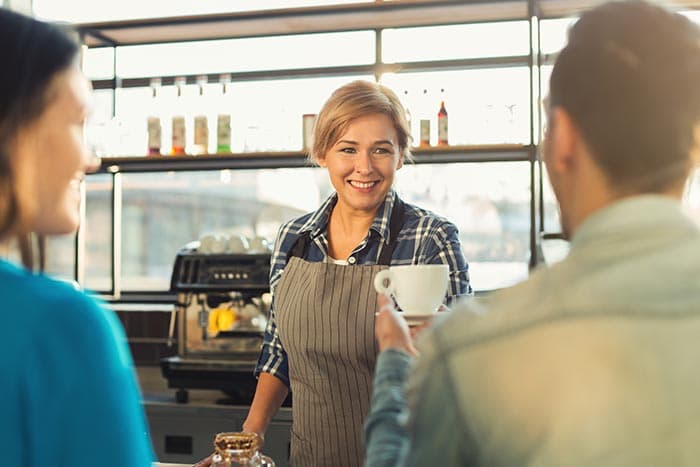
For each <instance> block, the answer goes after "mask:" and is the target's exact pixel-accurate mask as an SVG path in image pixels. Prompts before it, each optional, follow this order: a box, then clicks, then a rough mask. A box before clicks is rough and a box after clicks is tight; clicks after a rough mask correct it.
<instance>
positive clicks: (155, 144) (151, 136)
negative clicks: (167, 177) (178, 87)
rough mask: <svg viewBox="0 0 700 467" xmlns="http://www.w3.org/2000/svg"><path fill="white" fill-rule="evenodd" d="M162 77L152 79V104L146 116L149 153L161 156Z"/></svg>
mask: <svg viewBox="0 0 700 467" xmlns="http://www.w3.org/2000/svg"><path fill="white" fill-rule="evenodd" d="M160 83H161V81H160V78H153V79H152V80H151V105H150V107H151V108H150V112H149V115H148V117H147V118H146V131H147V134H148V155H149V156H160V155H161V154H160V149H161V143H162V128H161V123H160V117H159V116H158V88H159V87H160Z"/></svg>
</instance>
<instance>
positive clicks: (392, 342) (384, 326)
mask: <svg viewBox="0 0 700 467" xmlns="http://www.w3.org/2000/svg"><path fill="white" fill-rule="evenodd" d="M377 304H378V305H379V312H378V313H377V319H376V321H375V323H374V335H375V336H376V338H377V342H378V344H379V351H382V350H386V349H397V350H400V351H402V352H406V353H407V354H409V355H413V356H417V355H418V351H417V350H416V348H415V347H414V346H413V340H412V337H411V332H410V331H409V329H408V324H406V320H405V319H403V317H402V316H401V315H400V314H399V313H398V312H397V311H396V310H395V309H394V305H393V302H392V301H391V299H390V298H389V297H387V296H386V295H383V294H379V295H378V296H377Z"/></svg>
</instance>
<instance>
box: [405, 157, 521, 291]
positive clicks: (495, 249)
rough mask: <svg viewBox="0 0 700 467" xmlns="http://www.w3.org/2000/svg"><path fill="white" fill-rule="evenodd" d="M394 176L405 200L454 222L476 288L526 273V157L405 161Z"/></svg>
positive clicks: (500, 284) (505, 282) (501, 283)
mask: <svg viewBox="0 0 700 467" xmlns="http://www.w3.org/2000/svg"><path fill="white" fill-rule="evenodd" d="M396 179H397V191H398V192H399V194H400V195H401V196H402V197H403V198H404V199H405V200H406V201H408V202H411V203H415V204H417V205H418V206H420V207H423V208H425V209H429V210H431V211H433V212H435V213H437V214H439V215H441V216H444V217H446V218H447V219H449V220H450V221H452V222H454V223H455V224H456V225H457V227H458V229H459V232H460V240H461V242H462V248H463V250H464V256H465V258H466V260H467V262H468V263H469V268H470V276H471V281H472V287H474V289H475V290H492V289H495V288H500V287H505V286H508V285H512V284H515V283H516V282H519V281H521V280H523V279H525V278H527V273H528V270H527V267H528V259H529V258H530V167H529V163H528V162H492V163H456V164H429V165H424V164H421V165H415V166H412V165H406V166H404V167H403V168H402V169H401V171H400V172H399V174H398V175H397V177H396Z"/></svg>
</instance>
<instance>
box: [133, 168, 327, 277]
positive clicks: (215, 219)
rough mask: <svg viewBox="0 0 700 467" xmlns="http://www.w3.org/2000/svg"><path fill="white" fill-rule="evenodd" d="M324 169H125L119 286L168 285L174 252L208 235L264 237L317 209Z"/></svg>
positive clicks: (324, 179)
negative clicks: (136, 171)
mask: <svg viewBox="0 0 700 467" xmlns="http://www.w3.org/2000/svg"><path fill="white" fill-rule="evenodd" d="M319 179H320V180H321V182H324V181H326V184H327V177H326V175H325V171H323V170H321V169H311V168H309V169H293V170H290V169H274V170H235V171H230V170H223V171H209V172H190V173H158V174H124V176H123V196H124V201H123V210H124V216H123V226H122V229H123V230H122V237H123V243H124V245H123V247H122V252H123V254H122V258H123V260H122V274H123V276H122V284H123V287H124V289H125V290H167V289H168V287H169V283H170V282H169V281H170V273H171V268H172V265H173V260H174V259H175V255H176V254H177V252H178V251H179V249H180V248H182V247H183V246H184V245H185V244H186V243H188V242H190V241H192V240H196V239H198V238H200V237H201V236H202V235H205V234H214V233H220V234H240V235H246V236H249V237H251V236H255V235H260V236H263V237H266V238H267V239H268V240H269V241H273V240H274V238H275V235H276V233H277V229H278V228H279V226H280V225H281V223H282V222H283V221H285V220H288V219H291V218H292V217H295V216H298V215H301V214H302V213H305V212H308V211H310V210H312V209H315V208H316V207H317V206H318V204H319V203H320V200H321V199H322V198H323V196H324V195H325V194H326V193H321V189H320V188H319V185H320V184H321V183H319Z"/></svg>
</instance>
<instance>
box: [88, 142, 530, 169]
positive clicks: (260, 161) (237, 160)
mask: <svg viewBox="0 0 700 467" xmlns="http://www.w3.org/2000/svg"><path fill="white" fill-rule="evenodd" d="M411 152H412V153H413V156H414V160H415V163H416V164H445V163H454V162H513V161H532V160H534V157H535V150H534V146H531V145H523V144H493V145H478V146H447V147H429V148H412V149H411ZM298 167H313V164H312V163H311V162H309V160H308V159H307V157H306V153H305V152H303V151H287V152H254V153H236V154H205V155H199V156H155V157H154V156H139V157H106V158H103V159H102V164H101V166H100V169H99V170H98V173H128V172H132V173H133V172H166V171H167V172H183V171H197V170H223V169H273V168H298Z"/></svg>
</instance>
